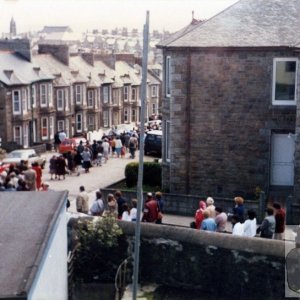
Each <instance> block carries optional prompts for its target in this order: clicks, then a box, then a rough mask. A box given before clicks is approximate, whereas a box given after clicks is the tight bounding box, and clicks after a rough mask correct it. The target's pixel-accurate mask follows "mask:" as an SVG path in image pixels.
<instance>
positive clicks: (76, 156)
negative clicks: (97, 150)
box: [74, 149, 82, 176]
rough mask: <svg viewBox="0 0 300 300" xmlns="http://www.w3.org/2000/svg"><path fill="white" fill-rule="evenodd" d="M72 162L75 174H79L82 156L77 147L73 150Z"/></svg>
mask: <svg viewBox="0 0 300 300" xmlns="http://www.w3.org/2000/svg"><path fill="white" fill-rule="evenodd" d="M74 164H75V172H77V176H80V171H79V168H80V166H81V165H82V156H81V154H80V152H79V151H78V150H77V149H76V150H75V154H74Z"/></svg>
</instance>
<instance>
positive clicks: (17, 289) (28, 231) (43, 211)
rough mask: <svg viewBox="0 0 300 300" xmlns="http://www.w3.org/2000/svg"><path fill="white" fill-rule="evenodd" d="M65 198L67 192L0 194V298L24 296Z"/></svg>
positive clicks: (62, 207) (63, 205)
mask: <svg viewBox="0 0 300 300" xmlns="http://www.w3.org/2000/svg"><path fill="white" fill-rule="evenodd" d="M66 198H67V192H11V193H6V192H2V193H1V195H0V199H1V201H0V227H1V230H0V257H1V259H0V270H1V271H0V298H3V297H13V296H17V295H24V294H25V295H26V294H28V291H29V289H30V287H31V284H32V281H33V280H34V278H35V275H36V273H37V270H38V267H39V264H40V262H41V259H42V257H43V254H44V251H45V248H46V247H47V244H48V242H49V237H50V235H51V233H52V231H53V229H54V226H55V222H56V221H57V217H58V215H59V213H60V212H61V211H62V209H64V207H65V201H66ZM66 251H67V249H66Z"/></svg>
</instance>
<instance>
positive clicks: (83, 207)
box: [76, 186, 89, 214]
mask: <svg viewBox="0 0 300 300" xmlns="http://www.w3.org/2000/svg"><path fill="white" fill-rule="evenodd" d="M76 210H77V212H81V213H84V214H88V212H89V196H88V194H87V192H86V191H85V188H84V186H80V187H79V194H78V196H77V197H76Z"/></svg>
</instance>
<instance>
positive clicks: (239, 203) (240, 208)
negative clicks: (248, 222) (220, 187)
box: [233, 197, 244, 219]
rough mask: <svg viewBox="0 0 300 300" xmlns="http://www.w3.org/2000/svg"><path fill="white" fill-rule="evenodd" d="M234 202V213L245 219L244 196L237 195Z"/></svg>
mask: <svg viewBox="0 0 300 300" xmlns="http://www.w3.org/2000/svg"><path fill="white" fill-rule="evenodd" d="M234 202H235V206H234V208H233V214H234V215H238V216H239V217H240V218H243V219H244V198H242V197H235V198H234Z"/></svg>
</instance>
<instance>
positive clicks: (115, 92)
mask: <svg viewBox="0 0 300 300" xmlns="http://www.w3.org/2000/svg"><path fill="white" fill-rule="evenodd" d="M112 93H113V104H114V105H118V103H119V90H118V89H113V92H112Z"/></svg>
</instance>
